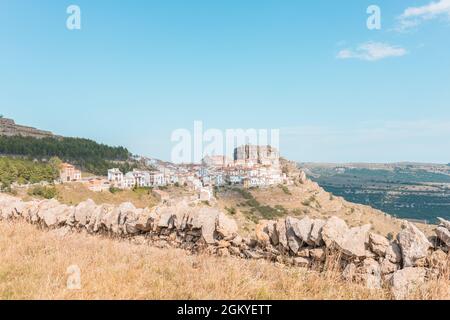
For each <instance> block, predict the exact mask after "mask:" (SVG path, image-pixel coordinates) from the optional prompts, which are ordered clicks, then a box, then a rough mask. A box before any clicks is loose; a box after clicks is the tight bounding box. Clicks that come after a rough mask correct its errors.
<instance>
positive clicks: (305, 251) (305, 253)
mask: <svg viewBox="0 0 450 320" xmlns="http://www.w3.org/2000/svg"><path fill="white" fill-rule="evenodd" d="M297 256H299V257H302V258H309V256H310V250H309V249H308V248H304V249H301V250H299V251H298V252H297Z"/></svg>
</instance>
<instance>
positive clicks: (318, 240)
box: [310, 219, 326, 246]
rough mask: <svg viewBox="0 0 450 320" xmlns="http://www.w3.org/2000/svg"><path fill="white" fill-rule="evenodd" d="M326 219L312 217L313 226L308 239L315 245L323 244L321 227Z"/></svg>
mask: <svg viewBox="0 0 450 320" xmlns="http://www.w3.org/2000/svg"><path fill="white" fill-rule="evenodd" d="M325 223H326V221H325V220H322V219H314V222H313V226H312V229H311V235H310V241H311V242H313V243H314V245H316V246H321V245H323V239H322V228H323V226H324V225H325Z"/></svg>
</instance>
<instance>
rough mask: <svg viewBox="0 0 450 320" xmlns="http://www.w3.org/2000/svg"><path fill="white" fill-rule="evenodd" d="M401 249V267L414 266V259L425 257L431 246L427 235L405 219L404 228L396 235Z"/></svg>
mask: <svg viewBox="0 0 450 320" xmlns="http://www.w3.org/2000/svg"><path fill="white" fill-rule="evenodd" d="M398 241H399V244H400V249H401V251H402V258H403V267H405V268H406V267H413V266H415V262H416V260H419V259H422V258H426V256H427V255H428V249H429V248H430V247H431V246H432V245H431V243H430V242H429V241H428V239H427V237H426V236H425V235H424V234H423V232H422V231H420V230H419V229H418V228H417V227H416V226H415V225H414V224H412V223H411V222H409V221H405V223H404V229H403V230H402V231H401V232H400V233H399V235H398Z"/></svg>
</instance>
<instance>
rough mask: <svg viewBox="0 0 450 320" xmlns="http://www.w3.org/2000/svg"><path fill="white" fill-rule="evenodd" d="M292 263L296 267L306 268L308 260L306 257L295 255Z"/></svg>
mask: <svg viewBox="0 0 450 320" xmlns="http://www.w3.org/2000/svg"><path fill="white" fill-rule="evenodd" d="M293 264H294V265H295V266H297V267H301V268H306V267H308V266H309V264H310V261H309V259H308V258H303V257H296V258H294V259H293Z"/></svg>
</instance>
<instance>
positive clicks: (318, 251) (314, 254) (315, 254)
mask: <svg viewBox="0 0 450 320" xmlns="http://www.w3.org/2000/svg"><path fill="white" fill-rule="evenodd" d="M309 256H310V257H311V259H313V260H314V261H319V262H324V261H325V259H326V252H325V250H324V249H322V248H315V249H311V250H309Z"/></svg>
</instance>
